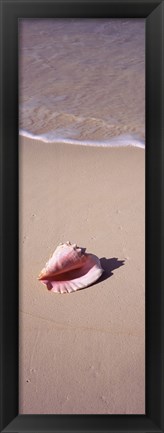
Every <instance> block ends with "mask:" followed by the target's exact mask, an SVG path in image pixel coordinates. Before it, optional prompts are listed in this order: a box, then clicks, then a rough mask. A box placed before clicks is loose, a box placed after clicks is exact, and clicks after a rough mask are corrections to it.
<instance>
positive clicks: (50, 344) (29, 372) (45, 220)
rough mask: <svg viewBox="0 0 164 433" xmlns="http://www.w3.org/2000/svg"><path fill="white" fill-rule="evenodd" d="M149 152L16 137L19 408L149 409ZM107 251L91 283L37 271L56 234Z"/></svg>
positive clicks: (72, 410)
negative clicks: (51, 287) (73, 287)
mask: <svg viewBox="0 0 164 433" xmlns="http://www.w3.org/2000/svg"><path fill="white" fill-rule="evenodd" d="M144 162H145V152H144V150H142V149H137V148H130V147H129V148H117V149H114V148H96V147H84V146H71V145H66V144H61V145H59V144H55V143H54V144H45V143H41V142H39V141H34V140H29V139H27V138H21V140H20V180H19V184H20V285H19V294H20V315H19V317H20V325H19V330H20V370H19V379H20V381H19V386H20V392H19V396H20V401H19V412H20V414H65V413H69V414H144V413H145V278H144V273H145V198H144V183H145V181H144V178H145V164H144ZM67 240H70V241H71V242H76V243H77V244H79V245H80V246H83V247H86V248H87V251H88V252H92V253H94V254H96V255H98V256H99V258H103V259H102V264H103V266H104V268H105V270H106V272H105V273H104V276H103V278H101V279H100V281H99V282H98V283H96V284H94V285H93V286H91V287H89V288H86V289H84V290H79V291H77V292H76V293H73V294H65V295H60V294H54V293H51V292H49V291H48V290H47V289H46V287H45V286H44V285H42V284H41V283H40V282H39V281H37V275H38V274H39V272H40V270H41V269H42V267H43V265H44V264H45V262H46V261H47V259H48V258H49V256H50V255H51V254H52V252H53V251H54V249H55V247H56V246H57V245H58V243H59V242H65V241H67Z"/></svg>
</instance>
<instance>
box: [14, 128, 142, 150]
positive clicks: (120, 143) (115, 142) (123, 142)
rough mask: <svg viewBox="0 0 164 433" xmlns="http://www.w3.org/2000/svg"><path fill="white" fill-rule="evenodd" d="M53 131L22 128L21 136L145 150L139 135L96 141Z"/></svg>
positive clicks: (59, 141) (74, 143)
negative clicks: (67, 136) (36, 131)
mask: <svg viewBox="0 0 164 433" xmlns="http://www.w3.org/2000/svg"><path fill="white" fill-rule="evenodd" d="M49 136H51V133H47V134H42V135H37V134H33V133H31V132H28V131H24V130H20V131H19V137H25V138H28V139H31V140H37V141H42V142H43V143H54V144H55V143H60V144H61V143H65V144H72V145H77V146H91V147H114V148H116V147H138V148H141V149H144V150H145V143H144V140H141V139H139V138H137V135H136V134H134V135H130V134H125V135H123V134H121V135H118V136H116V137H112V138H110V139H109V140H104V141H96V140H78V139H77V140H76V139H71V138H57V137H56V138H55V137H53V136H52V137H51V138H49Z"/></svg>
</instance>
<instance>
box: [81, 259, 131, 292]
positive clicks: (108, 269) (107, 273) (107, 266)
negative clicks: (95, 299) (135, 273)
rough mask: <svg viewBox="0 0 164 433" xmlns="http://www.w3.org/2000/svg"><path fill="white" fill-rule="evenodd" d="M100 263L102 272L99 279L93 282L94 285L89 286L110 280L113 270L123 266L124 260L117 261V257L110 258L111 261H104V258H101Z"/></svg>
mask: <svg viewBox="0 0 164 433" xmlns="http://www.w3.org/2000/svg"><path fill="white" fill-rule="evenodd" d="M100 263H101V266H102V268H103V269H104V272H103V274H102V275H101V277H100V278H99V279H98V280H97V281H95V283H93V284H91V286H94V285H95V284H98V283H101V282H102V281H105V280H107V279H108V278H110V277H111V276H112V275H113V271H114V270H115V269H118V268H120V266H123V265H124V264H125V260H119V259H118V258H117V257H112V258H111V259H106V257H102V258H101V259H100ZM91 286H90V287H91Z"/></svg>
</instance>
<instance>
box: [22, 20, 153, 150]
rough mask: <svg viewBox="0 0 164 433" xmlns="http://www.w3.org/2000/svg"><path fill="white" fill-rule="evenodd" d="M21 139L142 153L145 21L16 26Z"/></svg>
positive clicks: (44, 22) (30, 22)
mask: <svg viewBox="0 0 164 433" xmlns="http://www.w3.org/2000/svg"><path fill="white" fill-rule="evenodd" d="M19 127H20V134H21V135H24V136H27V137H31V138H33V139H35V138H36V139H40V140H42V141H44V142H58V143H59V142H65V143H72V144H83V145H91V146H127V145H133V146H138V147H142V148H144V142H145V20H144V19H133V18H132V19H106V18H105V19H85V18H84V19H68V18H67V19H21V20H19Z"/></svg>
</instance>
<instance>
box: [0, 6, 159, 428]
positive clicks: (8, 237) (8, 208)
mask: <svg viewBox="0 0 164 433" xmlns="http://www.w3.org/2000/svg"><path fill="white" fill-rule="evenodd" d="M0 16H1V26H0V28H1V53H2V56H1V72H2V73H1V94H2V98H1V110H0V112H1V118H0V122H1V131H2V134H1V146H0V152H1V153H0V161H1V173H2V175H1V182H0V187H1V189H0V192H1V204H2V205H1V219H0V221H1V225H0V229H1V233H0V239H1V262H0V267H1V273H0V275H1V287H2V288H1V425H0V431H1V432H6V433H8V432H35V433H36V432H38V433H39V432H44V431H45V432H56V433H57V432H65V433H67V432H75V431H76V432H79V433H80V432H81V433H82V432H86V433H87V432H88V433H89V432H90V433H91V432H96V433H98V432H101V433H102V432H111V433H112V432H120V433H121V432H126V431H127V432H128V431H131V432H135V433H137V432H145V433H149V432H154V433H155V432H156V433H162V432H164V412H163V408H164V338H163V335H164V333H163V330H164V323H163V322H164V319H163V317H164V307H163V299H164V294H163V287H164V270H163V268H162V265H163V263H164V230H163V229H164V224H163V221H164V176H163V169H164V142H163V139H164V0H159V1H158V0H145V1H142V0H125V1H124V0H119V1H118V0H112V1H110V0H106V1H104V0H102V1H101V0H97V1H96V0H88V1H87V0H83V1H78V0H75V1H70V0H67V1H62V0H60V1H55V0H48V1H46V0H43V1H42V0H34V1H31V0H9V1H8V0H0ZM53 17H60V18H64V17H67V18H103V17H104V18H107V17H109V18H123V17H124V18H145V19H146V89H145V90H146V143H147V150H146V284H145V290H146V415H18V275H19V272H18V271H19V270H18V257H19V248H18V245H19V243H18V241H19V239H18V232H19V220H18V204H19V203H18V186H19V179H18V19H19V18H53ZM6 274H7V279H6ZM8 287H9V288H10V290H8V291H7V289H8Z"/></svg>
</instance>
